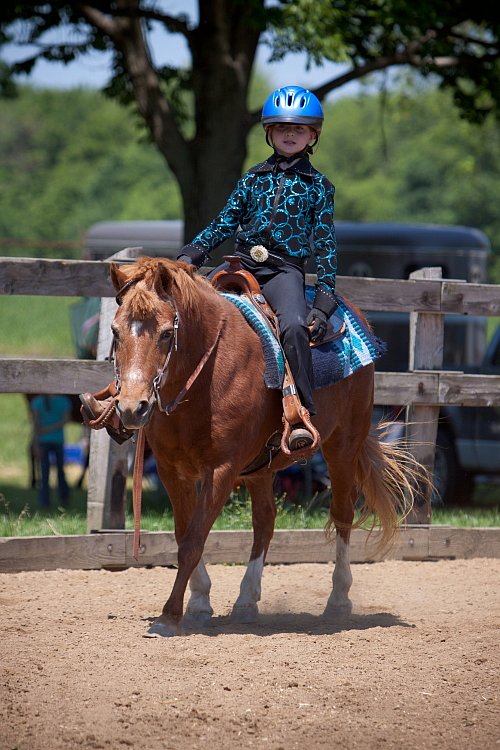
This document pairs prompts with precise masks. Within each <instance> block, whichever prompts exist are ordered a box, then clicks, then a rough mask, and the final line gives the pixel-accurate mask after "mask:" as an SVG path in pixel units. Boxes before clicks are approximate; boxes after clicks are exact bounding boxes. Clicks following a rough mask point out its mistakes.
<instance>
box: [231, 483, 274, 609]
mask: <svg viewBox="0 0 500 750" xmlns="http://www.w3.org/2000/svg"><path fill="white" fill-rule="evenodd" d="M245 484H246V487H247V489H248V491H249V493H250V496H251V498H252V525H253V546H252V551H251V553H250V561H249V563H248V566H247V569H246V572H245V575H244V576H243V580H242V581H241V585H240V593H239V596H238V598H237V599H236V602H235V603H234V607H233V611H232V618H233V620H234V621H236V622H242V623H248V622H255V620H256V619H257V615H258V612H259V610H258V605H257V602H258V601H259V600H260V594H261V584H262V572H263V569H264V562H265V559H266V555H267V550H268V549H269V544H270V542H271V539H272V536H273V532H274V520H275V518H276V505H275V502H274V492H273V477H272V474H271V473H269V474H265V475H263V476H260V477H258V478H255V479H250V478H246V479H245Z"/></svg>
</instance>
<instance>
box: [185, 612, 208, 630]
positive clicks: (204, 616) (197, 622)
mask: <svg viewBox="0 0 500 750" xmlns="http://www.w3.org/2000/svg"><path fill="white" fill-rule="evenodd" d="M182 624H183V625H185V626H187V627H198V628H208V627H210V625H211V624H212V615H211V613H210V612H186V614H185V615H184V619H183V620H182Z"/></svg>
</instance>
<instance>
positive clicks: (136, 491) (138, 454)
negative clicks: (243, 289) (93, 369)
mask: <svg viewBox="0 0 500 750" xmlns="http://www.w3.org/2000/svg"><path fill="white" fill-rule="evenodd" d="M134 283H135V280H132V281H128V282H127V283H126V284H124V286H123V287H122V288H121V289H120V290H119V291H118V294H117V295H116V301H117V303H118V304H121V302H122V298H123V295H124V293H125V292H126V291H127V290H128V289H129V288H130V287H131V286H132V285H133V284H134ZM171 304H172V306H173V308H174V311H175V317H174V329H173V336H172V339H171V341H170V346H169V350H168V352H167V356H166V358H165V362H164V363H163V366H162V368H161V370H160V371H159V372H158V375H157V376H156V378H155V379H154V381H153V387H152V395H154V397H155V400H156V404H157V406H158V409H159V410H160V411H162V412H164V413H165V414H167V415H168V416H169V415H170V414H172V412H173V411H175V409H177V407H178V406H179V404H180V403H181V402H182V400H183V399H184V397H185V395H186V393H187V392H188V391H189V389H190V388H191V386H192V385H193V383H194V382H195V380H196V378H197V377H198V375H199V374H200V372H201V371H202V370H203V368H204V367H205V365H206V363H207V362H208V360H209V359H210V356H211V355H212V352H213V351H214V349H215V347H216V346H217V344H218V342H219V338H220V335H221V333H222V329H223V327H224V323H225V318H221V320H220V323H219V327H218V329H217V334H216V336H215V339H214V341H213V343H212V345H211V346H210V347H209V349H207V351H206V352H205V354H204V355H203V357H202V358H201V360H200V361H199V362H198V365H197V366H196V368H195V369H194V370H193V372H192V373H191V375H190V376H189V378H188V379H187V381H186V384H185V385H184V386H183V387H182V388H181V390H180V391H179V393H178V394H177V396H176V397H175V398H174V399H173V400H172V401H169V402H168V404H166V405H163V403H162V400H161V395H160V389H161V386H162V385H163V382H164V381H165V378H166V374H167V370H168V365H169V363H170V358H171V356H172V352H173V351H177V343H178V341H177V332H178V328H179V315H178V313H177V309H176V307H175V304H173V302H172V303H171ZM112 355H113V349H112V351H111V353H110V359H112V358H113V356H112ZM114 364H115V379H116V387H117V391H118V393H119V391H120V377H119V373H118V372H117V371H116V360H115V363H114ZM115 401H116V396H115V398H113V400H112V402H111V403H110V405H109V409H106V412H105V415H103V416H102V419H104V416H108V414H109V413H110V412H111V411H112V410H114V406H115ZM145 443H146V436H145V432H144V427H141V428H140V430H139V434H138V436H137V445H136V450H135V460H134V472H133V479H132V505H133V510H134V546H133V555H134V559H135V560H138V559H139V546H140V541H141V506H142V479H143V474H144V447H145Z"/></svg>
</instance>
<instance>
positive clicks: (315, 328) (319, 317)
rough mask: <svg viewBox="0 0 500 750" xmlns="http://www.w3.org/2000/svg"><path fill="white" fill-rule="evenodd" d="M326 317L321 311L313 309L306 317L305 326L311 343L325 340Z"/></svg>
mask: <svg viewBox="0 0 500 750" xmlns="http://www.w3.org/2000/svg"><path fill="white" fill-rule="evenodd" d="M326 321H327V317H326V314H325V313H324V312H323V310H318V308H317V307H313V309H312V310H311V312H310V313H309V315H308V316H307V321H306V322H307V325H308V326H309V331H310V337H311V341H313V342H314V343H315V344H319V343H321V341H323V339H324V338H325V333H326Z"/></svg>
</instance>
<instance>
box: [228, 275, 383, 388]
mask: <svg viewBox="0 0 500 750" xmlns="http://www.w3.org/2000/svg"><path fill="white" fill-rule="evenodd" d="M222 294H223V296H224V297H225V298H226V299H228V300H229V301H230V302H232V303H233V304H234V305H235V306H236V307H237V308H238V310H239V311H240V312H241V313H242V315H243V316H244V317H245V319H246V321H247V322H248V324H249V325H250V326H251V327H252V328H253V330H254V331H255V332H256V333H257V334H258V336H259V337H260V340H261V342H262V350H263V352H264V360H265V365H266V367H265V376H264V380H265V383H266V386H267V387H268V388H281V387H282V384H283V378H284V375H285V359H284V355H283V350H282V348H281V344H280V343H279V341H278V340H277V339H276V336H275V335H274V332H273V331H272V329H271V327H270V326H269V323H268V321H267V319H266V317H265V316H264V315H263V314H262V313H261V312H260V310H258V309H257V308H256V307H255V306H254V305H253V304H252V303H251V302H250V301H249V300H248V299H247V298H246V297H244V296H243V297H240V296H239V295H238V294H232V293H227V292H223V293H222ZM313 298H314V287H310V286H308V287H306V300H307V303H308V306H312V300H313ZM337 299H338V302H339V306H338V308H337V310H336V312H335V315H336V316H338V317H341V318H342V319H343V320H344V322H345V333H344V335H343V336H340V337H339V338H337V339H334V340H333V341H328V342H327V343H325V344H321V345H320V346H315V347H313V349H312V361H313V373H314V389H315V390H316V389H319V388H326V387H327V386H329V385H333V384H334V383H337V382H338V381H339V380H342V379H343V378H347V377H349V375H352V374H353V373H354V372H356V370H359V369H360V368H361V367H366V365H369V364H371V363H372V362H375V360H376V359H378V358H379V357H380V356H382V354H384V353H385V351H386V345H385V343H384V342H383V341H381V340H380V339H379V338H377V337H376V336H375V334H374V333H373V331H371V330H370V328H369V327H368V326H367V325H365V323H364V322H363V321H362V320H360V319H359V316H358V315H357V313H356V312H355V311H354V310H353V309H352V308H351V306H350V305H349V304H348V303H347V302H346V301H345V300H344V299H343V298H342V297H339V296H338V295H337Z"/></svg>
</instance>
